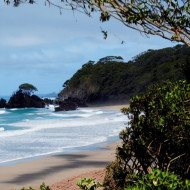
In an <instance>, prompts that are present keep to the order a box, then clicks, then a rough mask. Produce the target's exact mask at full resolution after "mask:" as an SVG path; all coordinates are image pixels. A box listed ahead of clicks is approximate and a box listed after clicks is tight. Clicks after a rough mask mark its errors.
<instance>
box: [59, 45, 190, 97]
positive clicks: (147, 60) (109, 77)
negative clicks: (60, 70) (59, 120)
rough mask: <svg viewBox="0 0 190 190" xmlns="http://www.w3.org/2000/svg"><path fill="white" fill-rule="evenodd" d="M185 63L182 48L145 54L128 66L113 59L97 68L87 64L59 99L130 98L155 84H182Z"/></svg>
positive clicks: (188, 55)
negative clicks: (162, 82)
mask: <svg viewBox="0 0 190 190" xmlns="http://www.w3.org/2000/svg"><path fill="white" fill-rule="evenodd" d="M188 62H190V48H188V47H187V46H181V45H178V46H175V47H173V48H165V49H161V50H148V51H147V52H144V53H142V54H140V55H138V56H136V57H135V58H134V59H133V60H132V61H129V62H124V61H123V59H122V58H121V57H116V56H108V57H105V58H102V59H100V60H99V61H98V62H97V63H96V64H94V62H93V61H89V62H88V63H86V64H84V65H83V66H82V68H81V69H80V70H78V71H77V72H76V73H75V74H74V75H73V77H72V78H71V79H70V80H67V81H66V82H65V83H64V87H65V88H64V89H63V91H62V92H61V93H60V96H62V95H64V94H70V96H76V97H78V95H79V94H83V98H86V99H87V100H89V101H93V100H95V99H96V98H97V99H98V98H101V97H111V96H118V95H126V96H128V97H132V96H134V95H136V94H138V93H140V92H143V91H144V90H145V88H146V87H147V86H149V85H152V84H154V83H156V82H161V81H166V80H174V81H175V80H180V79H182V80H183V79H184V78H185V76H184V74H183V72H184V71H186V73H187V74H186V76H188V75H189V74H188V72H187V69H184V68H185V67H184V65H187V63H188ZM186 68H187V67H186ZM79 92H80V93H79Z"/></svg>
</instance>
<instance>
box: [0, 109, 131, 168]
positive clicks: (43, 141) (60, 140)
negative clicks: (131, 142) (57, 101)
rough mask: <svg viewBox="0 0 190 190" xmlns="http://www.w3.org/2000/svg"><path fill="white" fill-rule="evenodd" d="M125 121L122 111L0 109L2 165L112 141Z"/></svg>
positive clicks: (117, 138)
mask: <svg viewBox="0 0 190 190" xmlns="http://www.w3.org/2000/svg"><path fill="white" fill-rule="evenodd" d="M126 124H127V117H126V116H125V115H123V114H122V113H121V112H120V111H119V110H106V109H105V110H104V109H92V108H80V109H77V110H75V111H68V112H54V107H50V109H45V108H44V109H43V108H41V109H37V108H25V109H0V165H6V164H11V163H15V162H19V161H23V159H34V158H37V157H39V156H45V155H51V154H60V153H68V152H72V151H80V150H82V149H83V148H84V147H86V149H90V148H92V147H93V145H95V144H96V145H97V143H100V144H101V143H105V142H108V141H109V143H110V142H111V141H116V140H119V132H120V131H121V130H122V129H124V128H125V127H126Z"/></svg>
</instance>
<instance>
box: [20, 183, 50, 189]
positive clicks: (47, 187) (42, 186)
mask: <svg viewBox="0 0 190 190" xmlns="http://www.w3.org/2000/svg"><path fill="white" fill-rule="evenodd" d="M21 190H36V189H34V188H33V187H31V186H29V188H28V189H27V188H25V187H23V188H22V189H21ZM40 190H51V189H50V187H49V186H46V185H45V183H44V182H43V183H42V185H40Z"/></svg>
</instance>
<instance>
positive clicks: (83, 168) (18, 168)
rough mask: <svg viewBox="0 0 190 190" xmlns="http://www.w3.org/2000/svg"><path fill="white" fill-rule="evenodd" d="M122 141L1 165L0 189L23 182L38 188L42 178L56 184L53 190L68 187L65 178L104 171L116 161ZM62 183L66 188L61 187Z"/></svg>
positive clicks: (11, 189)
mask: <svg viewBox="0 0 190 190" xmlns="http://www.w3.org/2000/svg"><path fill="white" fill-rule="evenodd" d="M119 143H120V142H116V143H113V144H110V145H108V146H106V147H102V150H100V151H86V152H78V153H73V154H62V155H55V156H49V157H45V158H40V159H37V160H32V161H28V162H21V163H18V164H14V165H11V166H1V167H0V176H1V178H0V189H1V190H14V189H15V188H16V189H17V190H20V188H22V187H23V186H25V187H29V186H30V185H31V186H32V187H34V188H38V187H39V186H40V185H41V184H42V182H45V183H46V185H49V186H52V185H53V186H52V190H54V189H64V184H63V182H62V183H60V182H61V181H62V180H65V179H68V178H71V179H73V177H74V178H75V177H77V176H85V173H86V174H87V176H86V177H90V175H91V174H93V173H94V172H97V171H98V172H100V171H102V170H103V169H104V168H105V167H106V166H107V165H108V164H109V163H111V162H112V161H114V158H115V148H116V147H117V146H118V144H119ZM90 172H92V173H90ZM100 173H101V172H100ZM98 176H99V175H98ZM98 176H97V177H98ZM78 178H79V177H78ZM68 180H69V179H68ZM75 184H76V182H75ZM75 184H74V185H75ZM61 185H62V186H63V188H60V186H61ZM65 189H66V188H65Z"/></svg>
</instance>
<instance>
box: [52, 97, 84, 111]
mask: <svg viewBox="0 0 190 190" xmlns="http://www.w3.org/2000/svg"><path fill="white" fill-rule="evenodd" d="M56 103H58V104H59V107H56V108H55V111H56V112H57V111H71V110H76V109H77V108H78V107H86V106H87V105H86V103H85V102H84V101H82V100H79V99H77V98H71V97H69V98H67V99H65V100H63V101H59V100H58V101H57V102H56Z"/></svg>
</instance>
